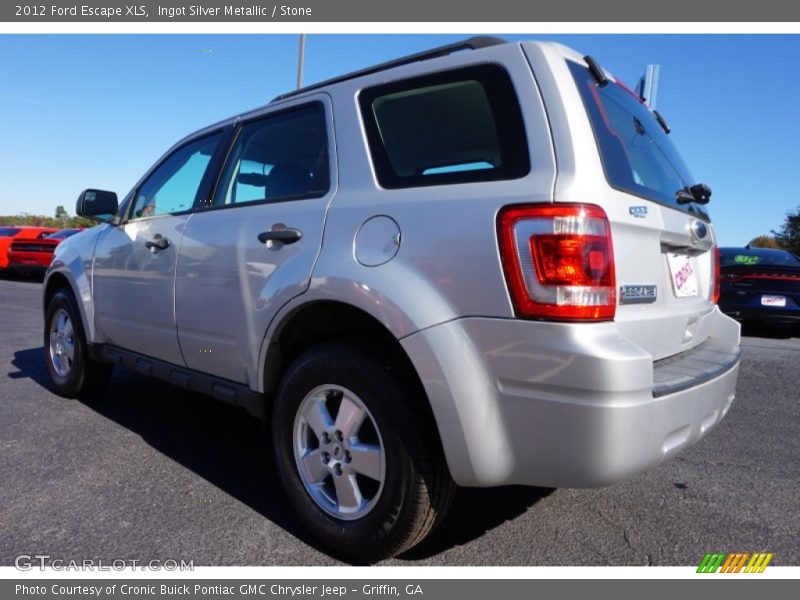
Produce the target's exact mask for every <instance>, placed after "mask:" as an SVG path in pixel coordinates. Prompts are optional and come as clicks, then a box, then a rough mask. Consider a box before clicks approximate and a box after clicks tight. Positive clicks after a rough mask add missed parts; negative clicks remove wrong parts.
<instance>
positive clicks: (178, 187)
mask: <svg viewBox="0 0 800 600" xmlns="http://www.w3.org/2000/svg"><path fill="white" fill-rule="evenodd" d="M221 139H222V133H216V134H213V135H211V136H208V137H204V138H201V139H199V140H195V141H193V142H190V143H189V144H186V145H185V146H182V147H181V148H178V149H177V150H176V151H175V152H173V153H172V154H171V155H169V156H168V157H167V158H166V159H165V160H164V162H162V163H161V164H160V165H159V166H158V167H157V168H156V170H155V171H154V172H153V173H151V175H150V177H148V178H147V179H146V180H145V182H144V183H143V184H142V185H141V186H139V189H138V190H137V191H136V199H135V201H134V204H133V210H132V211H131V215H130V217H131V218H132V219H138V218H140V217H151V216H154V215H163V214H168V213H174V212H180V211H184V210H190V209H191V208H192V206H193V205H194V202H195V199H196V196H197V194H198V192H199V191H200V183H201V182H202V180H203V175H204V174H205V172H206V168H207V167H208V163H209V162H210V161H211V157H212V156H213V154H214V150H216V148H217V146H218V145H219V142H220V140H221Z"/></svg>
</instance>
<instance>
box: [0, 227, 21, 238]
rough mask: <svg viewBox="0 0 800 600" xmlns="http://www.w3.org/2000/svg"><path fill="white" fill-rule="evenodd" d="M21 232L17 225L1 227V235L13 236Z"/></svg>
mask: <svg viewBox="0 0 800 600" xmlns="http://www.w3.org/2000/svg"><path fill="white" fill-rule="evenodd" d="M18 232H19V228H17V227H0V237H11V236H13V235H16V234H17V233H18Z"/></svg>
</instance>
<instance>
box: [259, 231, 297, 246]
mask: <svg viewBox="0 0 800 600" xmlns="http://www.w3.org/2000/svg"><path fill="white" fill-rule="evenodd" d="M302 237H303V232H302V231H300V230H299V229H294V228H292V227H287V228H285V229H273V230H271V231H262V232H261V233H259V234H258V241H259V242H261V243H262V244H266V243H267V242H280V243H281V244H294V243H295V242H296V241H298V240H299V239H300V238H302Z"/></svg>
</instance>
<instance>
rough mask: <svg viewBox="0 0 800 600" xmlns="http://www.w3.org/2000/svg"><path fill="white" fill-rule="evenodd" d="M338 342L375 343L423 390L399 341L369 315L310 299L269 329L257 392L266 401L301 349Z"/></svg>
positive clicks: (332, 302) (333, 302) (332, 301)
mask: <svg viewBox="0 0 800 600" xmlns="http://www.w3.org/2000/svg"><path fill="white" fill-rule="evenodd" d="M337 339H338V340H341V339H352V340H364V341H371V342H375V343H376V346H377V345H380V349H381V351H382V352H384V353H385V354H386V355H387V356H388V358H391V359H393V360H395V361H396V362H397V364H398V365H399V366H400V367H401V368H402V369H404V371H406V372H405V373H404V374H405V375H407V376H410V377H413V383H414V385H415V386H417V385H418V386H419V390H421V391H423V393H424V389H423V387H422V383H421V381H420V379H419V375H418V374H417V371H416V369H415V367H414V365H413V363H412V361H411V359H410V357H409V356H408V354H406V352H405V350H404V349H403V347H402V345H401V344H400V341H399V340H398V339H397V338H396V337H395V336H394V334H393V333H392V332H391V331H390V330H389V329H388V328H387V327H386V326H385V325H384V324H383V323H381V321H380V320H378V319H377V318H376V317H374V316H373V315H371V314H369V313H368V312H366V311H365V310H363V309H361V308H358V307H356V306H353V305H352V304H348V303H346V302H340V301H335V300H312V301H309V302H306V303H304V304H301V305H299V306H296V307H294V308H293V309H292V310H291V311H289V312H288V313H286V314H285V315H283V316H282V317H281V318H280V320H279V321H278V322H277V324H274V325H273V327H272V328H271V332H270V334H269V336H268V339H266V340H265V343H264V345H263V347H262V351H261V361H260V368H261V370H262V372H261V373H260V374H259V382H260V384H261V385H262V386H263V387H262V389H261V390H259V391H261V392H263V393H264V395H265V396H266V397H267V399H270V398H271V397H272V396H273V395H274V394H275V392H276V391H277V388H278V385H279V384H280V379H281V376H282V374H283V372H284V371H285V370H286V367H287V366H288V365H289V364H291V362H292V361H293V360H294V359H295V358H296V357H297V356H299V355H300V354H301V353H302V352H303V351H304V350H306V349H308V348H310V347H312V346H315V345H317V344H320V343H323V342H326V341H331V340H337Z"/></svg>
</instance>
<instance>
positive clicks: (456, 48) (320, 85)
mask: <svg viewBox="0 0 800 600" xmlns="http://www.w3.org/2000/svg"><path fill="white" fill-rule="evenodd" d="M522 43H525V44H540V45H547V46H553V47H555V48H558V50H559V51H560V52H561V53H562V54H563V55H564V56H565V57H566V58H570V59H573V60H580V59H581V56H580V54H578V53H577V52H575V51H574V50H572V49H571V48H569V47H567V46H564V45H562V44H558V43H555V42H509V41H508V40H505V39H503V38H499V37H492V36H476V37H471V38H467V39H465V40H461V41H459V42H455V43H453V44H447V45H445V46H438V47H436V48H431V49H429V50H425V51H422V52H418V53H416V54H410V55H408V56H402V57H399V58H396V59H393V60H390V61H388V62H384V63H380V64H377V65H373V66H371V67H366V68H364V69H359V70H357V71H353V72H351V73H346V74H344V75H339V76H336V77H333V78H331V79H326V80H324V81H320V82H317V83H313V84H309V85H307V86H304V87H302V88H300V89H299V90H293V91H289V92H285V93H283V94H280V95H279V96H276V97H275V98H274V99H273V100H272V101H271V102H269V103H267V104H263V105H261V106H258V107H255V108H253V109H250V110H247V111H245V112H242V113H239V114H237V115H234V116H232V117H228V118H226V119H222V120H220V121H217V122H216V123H213V124H211V125H208V126H207V127H203V128H202V129H199V130H197V131H195V132H194V133H191V134H189V135H187V136H186V137H184V138H183V139H181V140H180V141H179V142H177V143H176V144H175V145H174V146H173V148H175V147H177V146H180V145H182V144H185V143H186V142H188V141H190V140H191V139H193V138H195V137H200V136H202V135H205V134H207V133H211V132H212V131H215V130H219V129H222V128H224V127H227V126H229V125H233V124H234V123H236V122H237V121H240V120H246V119H250V118H253V117H256V116H258V115H259V113H261V112H263V111H265V110H266V109H268V108H270V107H273V106H276V105H279V104H280V103H282V102H284V101H289V100H295V99H297V98H302V97H304V96H306V95H311V94H313V93H315V92H319V91H322V90H328V89H331V88H333V89H335V88H336V87H338V85H339V84H343V83H345V82H348V81H352V80H357V79H362V78H366V77H369V76H371V75H374V74H376V73H380V72H383V71H388V70H392V69H396V68H398V67H402V66H405V65H411V64H414V63H419V62H424V61H427V60H435V59H441V58H445V57H447V56H450V55H452V54H455V53H460V52H463V51H465V50H468V51H470V52H474V53H476V58H478V57H479V56H480V53H483V52H485V51H487V50H489V49H491V48H493V47H496V46H503V45H511V44H517V45H518V44H522ZM609 76H610V74H609ZM612 79H613V77H612Z"/></svg>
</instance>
